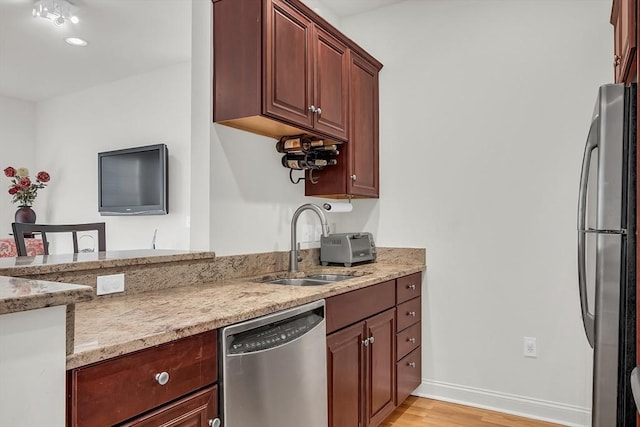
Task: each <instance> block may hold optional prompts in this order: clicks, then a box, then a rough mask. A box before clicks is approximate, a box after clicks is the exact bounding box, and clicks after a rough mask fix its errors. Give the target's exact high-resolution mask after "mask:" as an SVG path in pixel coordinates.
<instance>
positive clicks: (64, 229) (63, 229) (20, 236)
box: [11, 222, 107, 256]
mask: <svg viewBox="0 0 640 427" xmlns="http://www.w3.org/2000/svg"><path fill="white" fill-rule="evenodd" d="M11 227H12V228H13V238H14V239H15V241H16V249H17V252H18V256H26V255H27V247H26V245H25V242H24V239H25V235H27V236H30V235H32V234H33V233H39V234H40V236H41V237H42V243H43V245H44V253H45V255H49V241H48V240H47V233H71V235H72V238H73V253H74V254H77V253H78V252H79V251H78V232H83V231H97V232H98V251H99V252H104V251H106V250H107V242H106V232H105V223H104V222H94V223H88V224H25V223H19V222H14V223H12V224H11Z"/></svg>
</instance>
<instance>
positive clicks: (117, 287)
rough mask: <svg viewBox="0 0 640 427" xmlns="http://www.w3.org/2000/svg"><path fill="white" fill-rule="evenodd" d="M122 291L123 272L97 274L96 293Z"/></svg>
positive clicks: (105, 293)
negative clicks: (106, 274) (105, 274)
mask: <svg viewBox="0 0 640 427" xmlns="http://www.w3.org/2000/svg"><path fill="white" fill-rule="evenodd" d="M116 292H124V273H121V274H110V275H108V276H98V277H97V281H96V295H107V294H114V293H116Z"/></svg>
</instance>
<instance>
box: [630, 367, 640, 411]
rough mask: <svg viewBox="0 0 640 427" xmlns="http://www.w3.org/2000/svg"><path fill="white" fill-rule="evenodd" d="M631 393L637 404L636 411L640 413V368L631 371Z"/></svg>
mask: <svg viewBox="0 0 640 427" xmlns="http://www.w3.org/2000/svg"><path fill="white" fill-rule="evenodd" d="M631 392H632V393H633V400H634V401H635V402H636V411H638V412H640V366H636V367H635V368H633V370H632V371H631Z"/></svg>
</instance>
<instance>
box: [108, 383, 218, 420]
mask: <svg viewBox="0 0 640 427" xmlns="http://www.w3.org/2000/svg"><path fill="white" fill-rule="evenodd" d="M217 416H218V392H217V387H215V386H214V387H209V388H207V389H205V390H202V391H200V392H198V393H194V394H193V395H191V396H188V397H186V398H184V399H181V400H179V401H177V402H174V403H171V404H169V405H166V406H164V407H162V408H160V409H158V410H157V411H154V412H151V413H150V414H147V415H144V416H142V417H139V418H136V419H135V420H133V421H131V422H127V423H124V424H122V425H121V426H119V427H157V426H162V427H208V426H209V425H210V424H209V421H210V420H213V419H214V418H216V417H217Z"/></svg>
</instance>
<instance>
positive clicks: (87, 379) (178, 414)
mask: <svg viewBox="0 0 640 427" xmlns="http://www.w3.org/2000/svg"><path fill="white" fill-rule="evenodd" d="M217 345H218V344H217V332H216V331H215V330H213V331H209V332H205V333H202V334H198V335H193V336H190V337H187V338H183V339H180V340H177V341H173V342H169V343H166V344H162V345H159V346H156V347H151V348H147V349H144V350H140V351H137V352H134V353H130V354H126V355H123V356H119V357H115V358H113V359H110V360H106V361H103V362H98V363H95V364H93V365H89V366H83V367H80V368H76V369H73V370H71V371H69V372H68V376H67V388H68V390H67V394H68V399H69V401H68V404H67V408H68V412H67V424H68V426H69V427H96V426H100V427H108V426H123V425H127V426H129V425H135V426H159V425H162V426H185V427H186V426H193V427H196V426H199V425H201V424H199V421H198V420H199V419H201V418H202V417H204V414H205V413H206V414H209V412H211V411H213V412H212V413H211V416H209V418H207V424H208V420H209V419H213V418H215V416H217V398H214V397H211V396H212V395H216V396H217V389H216V387H215V383H216V382H217V379H218V372H217ZM211 399H213V403H209V401H210V400H211ZM148 414H152V418H150V419H149V418H148V417H149V416H150V415H148ZM198 414H199V415H198ZM214 415H215V416H214ZM207 416H208V415H207ZM159 419H161V420H165V421H163V422H162V423H156V422H155V421H156V420H159ZM202 419H204V418H202ZM132 420H136V421H135V422H134V423H132ZM123 423H127V424H123ZM207 424H203V425H207Z"/></svg>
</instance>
